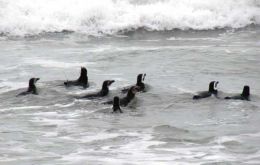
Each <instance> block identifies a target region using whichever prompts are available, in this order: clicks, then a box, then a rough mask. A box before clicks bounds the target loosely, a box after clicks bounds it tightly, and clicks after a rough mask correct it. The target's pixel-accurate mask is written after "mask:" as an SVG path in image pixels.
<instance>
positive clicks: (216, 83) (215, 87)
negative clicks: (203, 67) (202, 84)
mask: <svg viewBox="0 0 260 165" xmlns="http://www.w3.org/2000/svg"><path fill="white" fill-rule="evenodd" d="M218 83H219V82H218V81H216V82H215V83H214V89H215V90H217V86H218Z"/></svg>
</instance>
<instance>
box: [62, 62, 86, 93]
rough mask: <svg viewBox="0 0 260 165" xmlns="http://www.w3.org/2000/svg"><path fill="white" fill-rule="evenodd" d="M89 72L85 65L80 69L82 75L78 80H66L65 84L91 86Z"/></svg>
mask: <svg viewBox="0 0 260 165" xmlns="http://www.w3.org/2000/svg"><path fill="white" fill-rule="evenodd" d="M87 74H88V72H87V69H86V68H85V67H81V71H80V77H79V78H78V79H77V80H74V81H66V82H64V85H65V86H67V87H69V86H83V88H87V87H89V83H88V75H87Z"/></svg>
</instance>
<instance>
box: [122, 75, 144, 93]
mask: <svg viewBox="0 0 260 165" xmlns="http://www.w3.org/2000/svg"><path fill="white" fill-rule="evenodd" d="M145 76H146V73H145V74H138V75H137V81H136V84H135V85H136V86H138V87H139V88H140V92H144V91H145V84H144V83H143V81H144V79H145ZM129 88H130V87H125V88H124V89H123V90H122V92H123V93H126V92H127V91H128V90H129Z"/></svg>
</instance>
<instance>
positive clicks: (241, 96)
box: [225, 85, 250, 101]
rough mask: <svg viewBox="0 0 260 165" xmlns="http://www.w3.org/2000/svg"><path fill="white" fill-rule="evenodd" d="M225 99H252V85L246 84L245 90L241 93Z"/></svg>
mask: <svg viewBox="0 0 260 165" xmlns="http://www.w3.org/2000/svg"><path fill="white" fill-rule="evenodd" d="M225 99H234V100H247V101H250V87H249V86H248V85H245V86H244V88H243V92H242V93H241V94H239V95H235V96H228V97H225Z"/></svg>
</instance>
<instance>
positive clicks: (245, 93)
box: [241, 85, 250, 98]
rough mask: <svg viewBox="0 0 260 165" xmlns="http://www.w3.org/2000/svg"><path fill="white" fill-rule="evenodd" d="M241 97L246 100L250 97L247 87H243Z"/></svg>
mask: <svg viewBox="0 0 260 165" xmlns="http://www.w3.org/2000/svg"><path fill="white" fill-rule="evenodd" d="M241 95H242V96H243V97H246V98H248V97H249V96H250V87H249V86H248V85H245V86H244V89H243V92H242V94H241Z"/></svg>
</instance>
